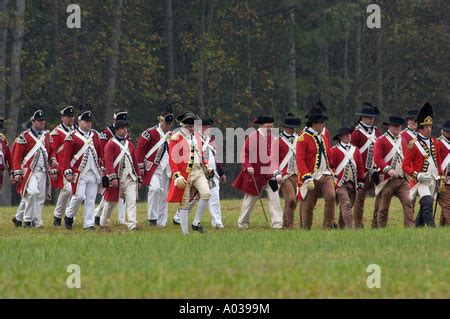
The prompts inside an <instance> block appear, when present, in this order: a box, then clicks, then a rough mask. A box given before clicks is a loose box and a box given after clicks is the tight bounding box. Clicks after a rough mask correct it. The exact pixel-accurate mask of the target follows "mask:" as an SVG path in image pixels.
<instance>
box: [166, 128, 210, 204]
mask: <svg viewBox="0 0 450 319" xmlns="http://www.w3.org/2000/svg"><path fill="white" fill-rule="evenodd" d="M194 138H195V139H196V140H197V146H196V148H197V149H198V150H199V152H200V155H201V158H202V164H203V166H204V167H205V168H208V167H209V166H208V163H207V162H206V160H205V157H204V156H203V151H202V140H201V138H200V136H199V135H198V134H197V133H195V134H194ZM193 163H194V153H191V148H190V146H189V143H188V142H187V141H186V139H185V138H184V137H183V133H182V132H181V131H178V132H176V133H174V134H173V135H172V137H171V138H170V142H169V165H170V169H171V170H172V179H171V181H170V186H169V194H168V196H167V201H168V202H169V203H181V202H182V200H183V194H184V189H181V188H178V186H176V185H175V180H176V179H177V178H178V177H180V176H183V177H184V178H185V180H187V179H188V176H189V173H190V172H191V168H192V165H193Z"/></svg>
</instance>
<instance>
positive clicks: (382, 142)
mask: <svg viewBox="0 0 450 319" xmlns="http://www.w3.org/2000/svg"><path fill="white" fill-rule="evenodd" d="M389 138H390V139H391V140H393V136H392V135H391V134H389V133H388V132H386V133H385V134H383V135H382V136H381V137H380V138H379V139H377V141H376V142H375V146H374V150H373V158H374V161H375V164H376V166H377V168H378V169H379V170H380V174H381V175H384V180H387V179H389V178H390V176H389V175H388V174H386V173H387V172H388V171H389V170H390V169H391V166H392V161H393V160H394V158H395V155H394V156H393V157H392V158H390V159H387V161H385V159H386V156H387V155H388V154H389V153H390V152H391V151H392V149H393V148H394V146H393V145H392V143H391V142H389ZM399 138H400V139H401V141H400V147H401V148H399V149H400V151H401V152H402V154H403V155H404V148H403V147H404V145H405V144H404V141H403V138H402V137H401V136H399ZM406 145H407V144H406ZM406 147H407V146H406Z"/></svg>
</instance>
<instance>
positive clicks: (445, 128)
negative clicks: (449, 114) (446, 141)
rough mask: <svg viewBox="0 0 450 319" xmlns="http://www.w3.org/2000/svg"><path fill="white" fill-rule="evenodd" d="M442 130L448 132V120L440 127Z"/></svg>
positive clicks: (449, 122) (449, 121) (449, 123)
mask: <svg viewBox="0 0 450 319" xmlns="http://www.w3.org/2000/svg"><path fill="white" fill-rule="evenodd" d="M442 130H444V131H450V120H447V121H446V122H445V123H444V125H442Z"/></svg>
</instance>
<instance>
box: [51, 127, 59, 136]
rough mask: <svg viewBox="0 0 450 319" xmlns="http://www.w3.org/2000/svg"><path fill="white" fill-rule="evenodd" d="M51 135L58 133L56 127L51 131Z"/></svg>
mask: <svg viewBox="0 0 450 319" xmlns="http://www.w3.org/2000/svg"><path fill="white" fill-rule="evenodd" d="M50 135H58V130H57V129H56V128H54V129H53V130H52V132H51V133H50Z"/></svg>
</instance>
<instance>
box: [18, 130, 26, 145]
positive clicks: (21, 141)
mask: <svg viewBox="0 0 450 319" xmlns="http://www.w3.org/2000/svg"><path fill="white" fill-rule="evenodd" d="M25 132H26V131H25ZM25 132H22V133H20V135H19V136H18V137H17V138H16V143H17V144H28V142H27V140H26V138H25V135H24V134H25Z"/></svg>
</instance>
